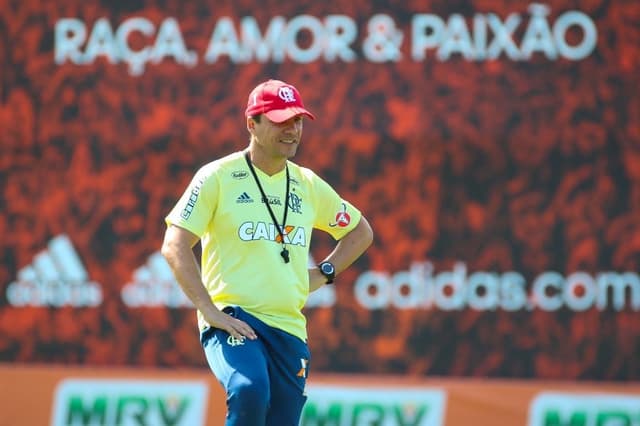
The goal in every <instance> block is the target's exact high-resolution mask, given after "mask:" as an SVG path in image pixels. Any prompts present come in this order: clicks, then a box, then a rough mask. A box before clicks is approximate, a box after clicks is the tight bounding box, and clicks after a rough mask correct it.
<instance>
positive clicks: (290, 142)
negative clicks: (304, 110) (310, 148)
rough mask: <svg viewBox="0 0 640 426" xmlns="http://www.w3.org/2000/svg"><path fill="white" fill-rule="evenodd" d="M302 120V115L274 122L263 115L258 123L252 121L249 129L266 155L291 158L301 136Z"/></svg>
mask: <svg viewBox="0 0 640 426" xmlns="http://www.w3.org/2000/svg"><path fill="white" fill-rule="evenodd" d="M252 121H253V120H252ZM302 122H303V117H302V115H297V116H295V117H292V118H290V119H289V120H287V121H284V122H282V123H274V122H273V121H271V120H269V119H268V118H267V116H266V115H263V116H262V117H261V118H260V122H259V123H257V122H255V121H253V123H254V127H253V129H250V131H251V133H252V134H253V136H254V138H255V140H256V142H257V143H258V145H259V146H260V147H261V148H262V149H263V150H264V151H265V153H267V154H268V155H270V156H272V157H284V158H291V157H293V156H294V155H295V154H296V151H297V149H298V144H299V143H300V139H301V138H302Z"/></svg>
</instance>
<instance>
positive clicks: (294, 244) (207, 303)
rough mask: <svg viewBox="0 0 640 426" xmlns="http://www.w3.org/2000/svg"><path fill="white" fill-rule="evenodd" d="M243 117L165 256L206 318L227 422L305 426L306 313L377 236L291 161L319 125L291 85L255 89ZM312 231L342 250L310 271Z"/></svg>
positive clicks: (188, 196) (198, 177)
mask: <svg viewBox="0 0 640 426" xmlns="http://www.w3.org/2000/svg"><path fill="white" fill-rule="evenodd" d="M245 116H246V125H247V130H248V131H249V134H250V141H249V146H248V148H247V149H246V150H244V151H242V152H236V153H232V154H230V155H227V156H225V157H223V158H220V159H218V160H216V161H213V162H211V163H209V164H206V165H205V166H203V167H202V168H201V169H200V170H198V172H197V173H196V174H195V176H194V178H193V180H192V181H191V183H190V185H189V187H188V188H187V189H186V191H185V192H184V194H183V195H182V197H181V198H180V200H179V201H178V203H177V204H176V205H175V207H174V208H173V209H172V211H171V212H170V213H169V215H168V216H167V218H166V222H167V231H166V234H165V238H164V242H163V245H162V254H163V255H164V256H165V258H166V259H167V261H168V263H169V265H170V266H171V268H172V270H173V273H174V274H175V277H176V279H177V281H178V283H179V284H180V286H181V287H182V289H183V291H184V292H185V294H186V295H187V296H188V297H189V299H191V301H192V302H193V304H194V305H195V307H196V309H197V311H198V312H197V314H198V325H199V327H200V340H201V342H202V345H203V348H204V352H205V355H206V358H207V361H208V363H209V366H210V367H211V370H212V371H213V373H214V374H215V376H216V377H217V379H218V380H219V381H220V383H221V384H222V386H224V388H225V390H226V393H227V420H226V425H227V426H232V425H233V426H240V425H246V426H261V425H268V426H287V425H290V426H297V425H298V423H299V420H300V415H301V412H302V407H303V405H304V403H305V401H306V395H305V393H304V388H305V382H306V377H307V373H308V366H309V359H310V355H309V349H308V347H307V343H306V342H307V331H306V320H305V317H304V315H303V313H302V308H303V306H304V304H305V301H306V299H307V296H308V294H309V292H311V291H314V290H316V289H317V288H319V287H321V286H322V285H325V284H330V283H332V282H333V280H334V278H335V276H336V275H337V274H339V273H340V272H342V271H343V270H344V269H346V268H347V267H348V266H349V265H351V264H352V263H353V262H354V261H355V260H356V259H357V258H358V257H359V256H360V255H361V254H362V253H364V251H365V250H366V249H367V247H369V245H370V244H371V242H372V240H373V232H372V230H371V227H370V226H369V223H368V222H367V220H366V219H365V218H364V217H363V216H362V214H361V213H360V211H359V210H358V209H356V208H355V207H354V206H353V205H351V204H350V203H349V202H348V201H345V200H343V199H341V198H340V196H339V195H338V194H337V193H336V192H335V191H334V190H333V189H332V188H331V187H330V186H329V185H328V184H327V183H326V182H325V181H324V180H322V179H321V178H319V177H318V176H317V175H316V174H315V173H313V172H312V171H311V170H309V169H307V168H303V167H300V166H298V165H297V164H295V163H293V162H291V161H289V159H290V158H292V157H293V156H294V155H295V154H296V151H297V149H298V145H299V144H300V140H301V137H302V124H303V117H305V116H306V117H309V118H311V119H313V118H314V116H313V115H312V114H311V113H310V112H309V111H307V109H306V108H305V107H304V104H303V102H302V98H301V97H300V93H299V92H298V90H297V89H296V88H295V87H294V86H292V85H290V84H287V83H285V82H283V81H279V80H268V81H265V82H263V83H261V84H259V85H258V86H257V87H256V88H255V89H254V90H253V91H252V92H251V94H250V95H249V99H248V102H247V108H246V111H245ZM314 228H316V229H320V230H323V231H325V232H327V233H329V234H330V235H332V236H333V237H334V238H335V239H336V240H338V242H337V244H336V246H335V249H334V250H333V251H332V252H331V253H330V254H329V255H328V256H327V257H326V258H325V259H324V261H323V262H321V263H320V264H319V265H318V266H314V267H311V268H309V266H308V258H309V243H310V240H311V232H312V229H314ZM198 240H200V241H201V244H202V259H201V265H200V266H201V271H200V269H199V267H198V264H197V260H196V258H195V256H194V254H193V250H192V248H193V246H194V245H195V244H196V243H197V242H198Z"/></svg>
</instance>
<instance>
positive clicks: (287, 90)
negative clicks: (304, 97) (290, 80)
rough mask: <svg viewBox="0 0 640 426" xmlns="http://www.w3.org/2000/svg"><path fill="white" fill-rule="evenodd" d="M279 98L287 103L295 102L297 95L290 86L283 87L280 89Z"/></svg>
mask: <svg viewBox="0 0 640 426" xmlns="http://www.w3.org/2000/svg"><path fill="white" fill-rule="evenodd" d="M278 97H279V98H280V99H282V100H283V101H285V102H295V101H296V95H295V93H294V92H293V89H292V88H291V87H289V86H282V87H281V88H279V89H278Z"/></svg>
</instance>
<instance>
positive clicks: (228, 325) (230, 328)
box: [203, 309, 258, 340]
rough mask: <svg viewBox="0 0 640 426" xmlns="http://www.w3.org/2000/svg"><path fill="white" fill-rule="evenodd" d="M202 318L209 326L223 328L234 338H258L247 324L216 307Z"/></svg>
mask: <svg viewBox="0 0 640 426" xmlns="http://www.w3.org/2000/svg"><path fill="white" fill-rule="evenodd" d="M203 315H204V314H203ZM204 319H205V321H206V322H207V323H208V324H209V325H210V326H211V327H215V328H219V329H221V330H224V331H226V332H227V333H229V334H230V335H231V336H233V337H234V338H236V339H239V340H242V339H243V338H245V337H247V338H249V339H251V340H255V339H257V338H258V336H257V335H256V332H255V331H253V328H251V326H249V324H247V323H246V322H244V321H242V320H239V319H237V318H234V317H232V316H231V315H229V314H227V313H225V312H222V311H219V310H217V309H216V310H215V311H213V312H209V313H208V315H206V316H205V318H204Z"/></svg>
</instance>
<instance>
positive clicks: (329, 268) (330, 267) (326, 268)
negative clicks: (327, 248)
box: [322, 263, 333, 274]
mask: <svg viewBox="0 0 640 426" xmlns="http://www.w3.org/2000/svg"><path fill="white" fill-rule="evenodd" d="M322 272H324V273H325V274H333V265H332V264H330V263H323V264H322Z"/></svg>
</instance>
